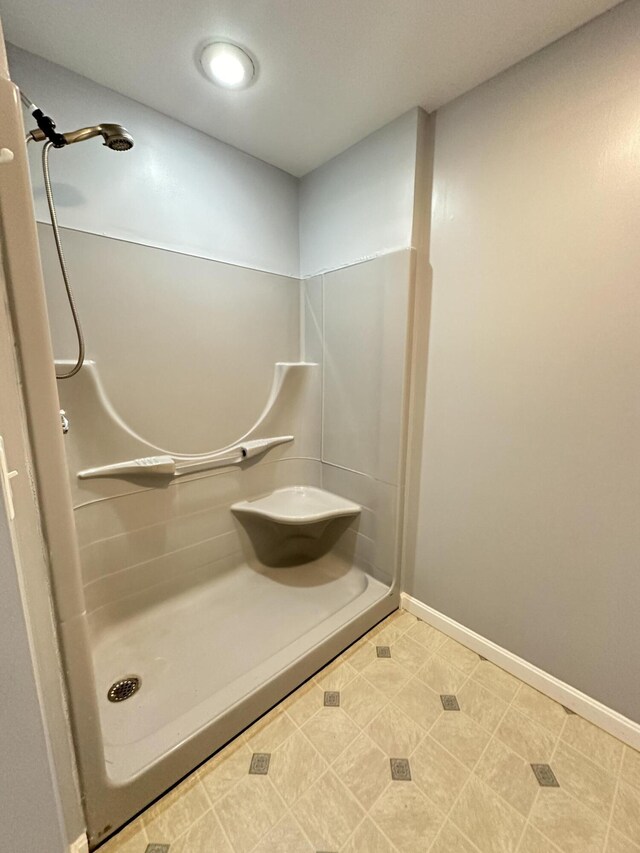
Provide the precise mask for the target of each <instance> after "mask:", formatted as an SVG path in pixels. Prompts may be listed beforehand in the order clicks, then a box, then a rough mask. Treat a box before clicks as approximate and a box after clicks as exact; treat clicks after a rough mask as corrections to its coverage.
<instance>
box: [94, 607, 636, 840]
mask: <svg viewBox="0 0 640 853" xmlns="http://www.w3.org/2000/svg"><path fill="white" fill-rule="evenodd" d="M231 851H233V853H249V851H252V853H279V852H280V851H281V853H315V851H335V853H338V851H340V853H414V851H415V853H424V851H430V853H604V851H606V853H640V753H638V752H635V751H634V750H632V749H630V748H629V747H626V746H624V745H623V744H622V743H620V742H619V741H617V740H615V739H614V738H612V737H611V736H610V735H608V734H606V733H605V732H603V731H601V730H600V729H598V728H596V727H595V726H592V725H591V724H590V723H588V722H586V720H583V719H582V718H581V717H579V716H577V715H575V714H572V713H571V712H568V711H567V710H566V709H565V708H563V707H562V706H561V705H558V704H556V703H555V702H553V701H551V700H550V699H548V698H547V697H546V696H543V695H542V694H540V693H538V692H536V691H535V690H533V689H531V688H530V687H528V686H527V685H525V684H523V683H522V682H520V681H518V680H517V679H515V678H513V677H512V676H511V675H508V674H507V673H506V672H504V671H503V670H501V669H499V668H498V667H496V666H494V665H493V664H491V663H489V662H488V661H486V660H485V659H483V658H481V657H480V656H478V655H477V654H475V653H474V652H471V651H470V650H469V649H467V648H465V647H464V646H461V645H460V644H459V643H456V642H455V641H453V640H451V639H449V638H447V637H446V636H445V635H444V634H441V633H440V632H438V631H436V630H435V629H434V628H432V627H430V626H429V625H427V624H425V623H424V622H420V621H419V620H417V619H415V618H414V617H413V616H411V615H409V614H408V613H406V612H404V611H398V612H397V613H395V614H393V615H392V616H390V617H389V618H388V619H387V620H385V621H384V622H383V623H381V624H380V625H378V626H377V627H376V628H375V629H374V630H373V631H371V632H370V633H369V634H367V636H366V637H364V638H363V639H362V640H360V641H359V642H358V643H356V644H355V645H354V646H352V647H351V648H350V649H348V650H347V651H346V652H345V653H344V654H343V655H341V656H340V657H339V658H337V659H336V660H335V661H334V662H333V663H331V664H330V665H329V666H328V667H326V668H325V669H324V670H322V671H321V672H320V673H318V675H317V676H316V677H315V678H313V679H312V680H310V681H309V682H307V683H306V684H304V685H303V686H302V687H300V688H299V690H297V691H296V692H295V693H293V694H292V695H291V696H289V697H288V698H287V699H286V700H285V701H284V702H282V703H281V704H280V705H279V706H278V707H277V708H275V709H273V710H272V711H271V712H270V713H269V714H267V715H266V716H265V717H263V718H262V719H261V720H259V721H258V722H257V723H256V724H255V725H254V726H252V727H251V728H250V729H248V730H247V731H246V732H244V733H243V734H242V735H240V736H239V737H238V738H236V740H235V741H233V742H232V743H231V744H229V745H228V746H227V747H226V748H225V749H224V750H222V751H221V752H220V753H218V754H217V755H216V756H214V757H213V758H212V759H211V760H210V761H209V762H208V763H206V764H205V765H203V766H202V767H201V768H199V769H198V770H197V771H196V772H195V773H193V774H192V775H191V776H190V777H189V778H188V779H186V780H185V781H184V782H182V783H181V784H180V785H179V786H177V787H176V788H175V789H173V790H172V791H171V792H170V793H168V794H167V795H166V796H165V797H164V798H163V799H162V800H160V801H159V802H157V803H156V804H154V805H153V806H152V807H151V808H150V809H148V811H147V812H145V813H144V814H143V815H142V816H141V817H140V818H138V819H137V820H136V821H135V822H133V823H132V824H130V825H129V826H128V827H126V829H124V830H123V831H122V832H121V833H120V834H119V835H118V836H116V837H115V838H113V839H112V840H111V841H109V842H108V843H107V844H106V845H104V846H103V847H102V848H100V853H231Z"/></svg>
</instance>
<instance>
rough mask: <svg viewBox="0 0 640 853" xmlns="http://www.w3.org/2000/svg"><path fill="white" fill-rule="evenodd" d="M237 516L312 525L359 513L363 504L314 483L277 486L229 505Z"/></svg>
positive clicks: (280, 522) (279, 522)
mask: <svg viewBox="0 0 640 853" xmlns="http://www.w3.org/2000/svg"><path fill="white" fill-rule="evenodd" d="M231 511H232V512H234V513H236V514H238V515H248V516H254V517H256V518H263V519H266V520H268V521H274V522H276V523H278V524H294V525H295V524H315V523H318V522H327V521H330V520H331V519H334V518H348V517H349V516H356V515H359V514H360V512H361V511H362V507H361V506H360V505H359V504H357V503H354V502H353V501H349V500H347V499H346V498H342V497H339V496H338V495H334V494H333V493H332V492H326V491H325V490H324V489H318V488H316V487H315V486H289V487H288V488H285V489H276V491H274V492H271V493H270V494H268V495H265V496H264V497H261V498H256V499H255V500H248V501H239V502H238V503H235V504H232V506H231Z"/></svg>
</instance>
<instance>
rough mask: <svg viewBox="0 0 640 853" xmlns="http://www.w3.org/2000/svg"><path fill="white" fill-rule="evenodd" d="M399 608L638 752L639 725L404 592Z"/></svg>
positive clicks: (639, 745) (639, 744)
mask: <svg viewBox="0 0 640 853" xmlns="http://www.w3.org/2000/svg"><path fill="white" fill-rule="evenodd" d="M400 606H401V607H402V608H404V609H405V610H406V611H407V612H409V613H412V614H413V615H414V616H417V617H418V618H419V619H422V621H423V622H427V623H428V624H429V625H433V627H434V628H437V629H438V630H439V631H442V633H443V634H447V636H449V637H452V638H453V639H454V640H457V641H458V642H459V643H462V645H464V646H467V647H468V648H470V649H472V650H473V651H474V652H477V653H478V654H480V655H482V656H483V657H485V658H486V659H487V660H489V661H491V662H492V663H495V664H496V666H499V667H501V669H504V670H506V671H507V672H509V673H511V675H515V677H516V678H519V679H520V680H521V681H524V682H525V684H529V685H530V686H531V687H534V688H535V689H536V690H539V691H540V692H541V693H544V694H545V695H547V696H549V697H550V698H551V699H555V701H556V702H560V703H561V704H562V705H565V706H566V707H567V708H570V709H571V710H572V711H575V713H576V714H579V715H580V716H581V717H584V719H585V720H589V722H590V723H594V725H596V726H599V727H600V728H601V729H604V731H606V732H608V733H609V734H611V735H613V736H614V737H616V738H618V739H619V740H621V741H624V743H627V744H629V746H632V747H633V748H634V749H638V750H640V725H639V724H638V723H634V722H633V720H629V719H628V718H627V717H623V715H622V714H619V713H618V712H617V711H614V710H612V709H611V708H607V706H606V705H603V704H602V703H601V702H598V701H596V700H595V699H592V698H591V697H590V696H587V695H586V694H585V693H581V692H580V691H579V690H576V689H575V687H571V686H570V685H569V684H565V682H564V681H560V679H558V678H555V677H554V676H553V675H549V673H548V672H544V670H542V669H538V667H537V666H534V665H533V664H531V663H528V662H527V661H526V660H523V659H522V658H519V657H518V656H517V655H514V654H512V653H511V652H508V651H507V650H506V649H503V648H502V647H501V646H497V645H496V644H495V643H492V642H491V640H486V639H485V638H484V637H481V636H480V634H476V633H475V631H471V630H469V628H465V627H464V625H460V623H459V622H454V620H453V619H449V617H448V616H444V615H443V614H442V613H438V611H437V610H434V609H433V608H432V607H428V606H427V605H426V604H423V603H422V602H421V601H418V599H417V598H412V596H410V595H407V594H406V593H405V592H403V593H402V594H401V596H400Z"/></svg>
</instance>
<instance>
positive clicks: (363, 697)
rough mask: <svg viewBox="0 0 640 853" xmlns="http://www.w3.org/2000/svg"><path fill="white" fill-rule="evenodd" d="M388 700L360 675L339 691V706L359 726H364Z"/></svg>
mask: <svg viewBox="0 0 640 853" xmlns="http://www.w3.org/2000/svg"><path fill="white" fill-rule="evenodd" d="M388 701H389V700H388V699H387V697H386V696H385V695H384V694H383V693H381V692H380V691H379V690H378V689H377V688H375V687H374V686H373V684H371V682H370V681H367V679H366V678H363V677H362V676H361V675H359V676H357V678H354V680H353V681H350V682H349V684H347V686H346V687H345V688H344V690H341V691H340V707H341V708H342V710H343V711H344V712H345V713H346V714H348V715H349V716H350V717H351V719H352V720H353V721H354V722H355V723H357V725H359V726H363V727H364V726H366V725H367V723H370V722H371V720H372V719H373V718H374V717H375V716H376V714H379V713H380V711H382V709H383V708H384V706H385V705H386V704H387V702H388Z"/></svg>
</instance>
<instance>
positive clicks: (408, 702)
mask: <svg viewBox="0 0 640 853" xmlns="http://www.w3.org/2000/svg"><path fill="white" fill-rule="evenodd" d="M392 702H393V704H394V705H396V706H397V707H398V708H400V710H401V711H403V712H404V713H405V714H406V715H407V716H408V717H410V718H411V719H412V720H413V721H414V722H416V723H418V725H420V726H422V728H424V729H430V728H431V726H432V725H433V724H434V723H435V721H436V720H437V719H438V717H439V716H440V714H442V713H443V712H442V702H441V700H440V696H439V695H438V694H437V693H435V692H434V691H433V690H432V689H431V688H430V687H427V685H426V684H425V683H424V682H423V681H422V680H421V679H419V678H412V679H411V680H410V681H409V682H407V684H405V685H404V687H401V688H400V690H399V691H398V692H397V693H396V695H395V696H394V697H393V699H392Z"/></svg>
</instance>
